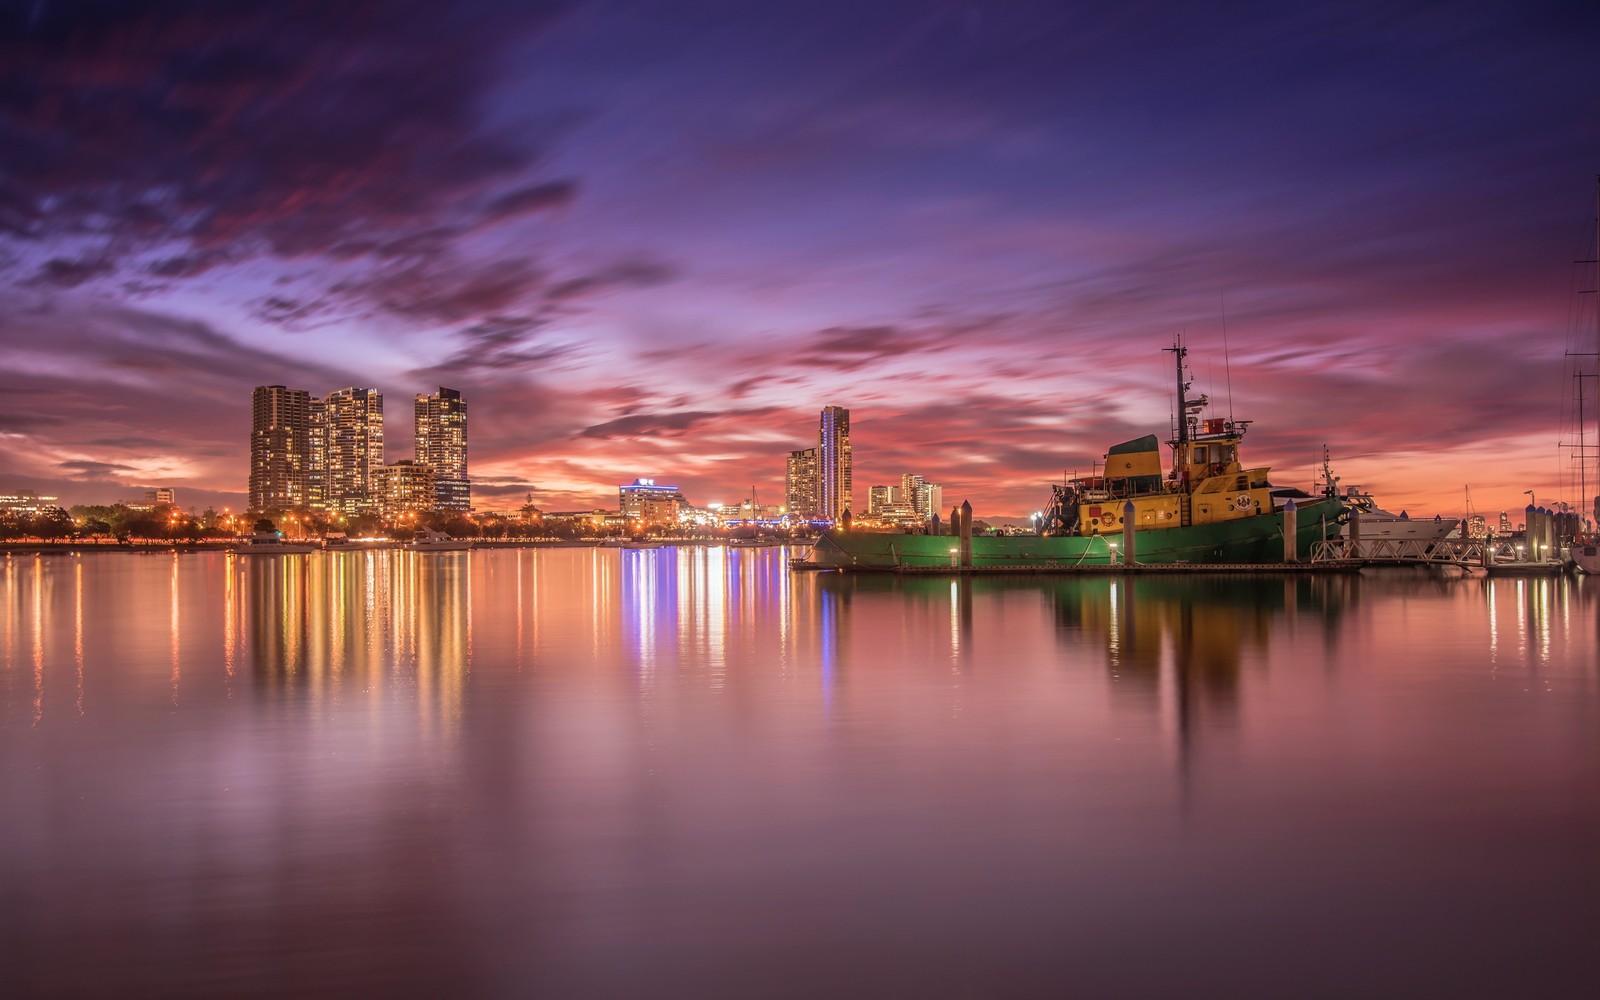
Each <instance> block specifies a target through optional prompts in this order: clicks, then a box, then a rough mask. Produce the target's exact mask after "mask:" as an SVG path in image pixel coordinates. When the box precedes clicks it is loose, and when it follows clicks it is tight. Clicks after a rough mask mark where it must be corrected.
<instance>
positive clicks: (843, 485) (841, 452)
mask: <svg viewBox="0 0 1600 1000" xmlns="http://www.w3.org/2000/svg"><path fill="white" fill-rule="evenodd" d="M852 470H853V463H852V460H851V455H850V411H849V410H847V409H845V408H844V407H842V406H825V407H823V408H822V425H821V427H820V428H819V429H818V431H817V487H818V488H817V501H818V509H819V511H820V512H821V514H822V516H824V517H827V518H831V519H833V520H838V519H839V518H840V517H841V516H842V515H843V514H844V512H845V511H846V510H849V509H850V502H851V499H852V494H851V476H852Z"/></svg>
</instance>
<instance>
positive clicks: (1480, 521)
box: [1467, 514, 1489, 538]
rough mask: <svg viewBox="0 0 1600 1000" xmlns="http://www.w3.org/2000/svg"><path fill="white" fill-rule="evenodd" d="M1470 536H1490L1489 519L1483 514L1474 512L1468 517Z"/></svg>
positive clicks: (1468, 535) (1468, 534)
mask: <svg viewBox="0 0 1600 1000" xmlns="http://www.w3.org/2000/svg"><path fill="white" fill-rule="evenodd" d="M1467 537H1468V538H1488V537H1489V520H1488V518H1486V517H1484V516H1483V515H1482V514H1473V515H1472V516H1470V517H1468V518H1467Z"/></svg>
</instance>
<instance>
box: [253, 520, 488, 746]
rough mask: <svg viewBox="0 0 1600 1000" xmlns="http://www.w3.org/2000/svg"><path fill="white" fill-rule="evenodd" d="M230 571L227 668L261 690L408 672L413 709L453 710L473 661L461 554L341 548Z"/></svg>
mask: <svg viewBox="0 0 1600 1000" xmlns="http://www.w3.org/2000/svg"><path fill="white" fill-rule="evenodd" d="M228 572H229V574H230V578H229V581H228V586H227V587H226V588H225V595H226V602H227V611H226V614H227V616H228V622H227V628H226V629H225V636H227V637H230V638H228V639H227V642H228V643H229V646H228V648H227V649H226V650H225V659H226V662H227V663H228V665H229V668H230V672H232V671H233V670H234V669H237V667H235V666H234V665H235V664H245V665H247V666H248V669H249V671H250V674H251V676H252V677H253V679H254V680H255V683H256V685H257V687H258V688H260V689H263V690H269V689H275V688H283V687H288V686H300V685H305V686H307V687H308V688H310V689H311V690H312V691H314V692H320V691H322V690H325V689H330V688H337V687H340V686H341V685H345V684H352V685H358V686H359V687H360V688H361V689H364V690H367V691H373V692H376V691H378V690H379V689H380V687H382V686H385V685H387V684H388V683H390V682H392V680H393V679H394V678H395V677H396V676H398V677H401V678H406V677H414V679H415V683H416V685H417V689H418V691H419V697H418V704H419V707H420V708H422V709H423V710H425V711H431V710H432V709H433V708H434V707H435V706H436V707H437V709H438V710H439V711H440V712H441V714H442V716H443V717H446V718H453V717H455V716H456V715H457V713H458V711H459V709H460V702H461V696H462V691H463V686H464V683H465V678H466V673H467V670H468V669H469V666H470V660H471V636H472V605H471V590H472V584H471V577H470V564H469V563H468V562H467V561H466V560H441V559H435V558H428V557H426V556H421V557H419V556H418V555H416V554H415V553H408V552H401V551H398V550H390V551H383V552H375V551H348V552H337V553H328V554H326V555H325V556H324V557H323V558H319V559H302V560H266V559H237V560H230V564H229V567H228ZM233 637H236V638H233ZM435 692H436V693H437V698H434V697H432V696H431V695H432V694H433V693H435Z"/></svg>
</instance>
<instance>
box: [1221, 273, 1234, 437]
mask: <svg viewBox="0 0 1600 1000" xmlns="http://www.w3.org/2000/svg"><path fill="white" fill-rule="evenodd" d="M1217 302H1218V303H1220V304H1221V306H1222V370H1223V373H1224V375H1225V377H1226V378H1227V382H1228V422H1229V423H1232V422H1233V362H1232V360H1231V359H1229V357H1228V300H1227V297H1226V296H1225V295H1224V294H1223V293H1222V292H1221V291H1218V292H1217Z"/></svg>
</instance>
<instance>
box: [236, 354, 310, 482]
mask: <svg viewBox="0 0 1600 1000" xmlns="http://www.w3.org/2000/svg"><path fill="white" fill-rule="evenodd" d="M250 420H251V423H250V509H252V510H282V509H285V508H289V507H302V506H305V505H306V504H307V503H308V502H309V496H308V485H309V481H310V480H309V474H310V470H311V457H312V443H311V394H310V393H309V392H307V391H306V390H304V389H289V388H286V387H285V386H281V385H262V386H257V387H256V389H255V392H254V393H253V395H252V397H251V416H250Z"/></svg>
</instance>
